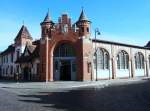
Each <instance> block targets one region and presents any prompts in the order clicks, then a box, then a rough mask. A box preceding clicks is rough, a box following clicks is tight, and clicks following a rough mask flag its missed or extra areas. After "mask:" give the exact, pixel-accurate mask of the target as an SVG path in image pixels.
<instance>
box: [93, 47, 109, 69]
mask: <svg viewBox="0 0 150 111" xmlns="http://www.w3.org/2000/svg"><path fill="white" fill-rule="evenodd" d="M95 56H97V57H95V67H96V63H97V69H109V54H108V52H107V51H106V50H105V49H101V48H98V49H97V52H96V55H95ZM96 59H97V62H96Z"/></svg>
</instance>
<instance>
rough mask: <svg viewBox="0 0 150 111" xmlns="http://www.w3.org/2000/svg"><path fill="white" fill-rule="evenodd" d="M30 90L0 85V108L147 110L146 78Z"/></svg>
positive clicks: (149, 92) (148, 90) (16, 110)
mask: <svg viewBox="0 0 150 111" xmlns="http://www.w3.org/2000/svg"><path fill="white" fill-rule="evenodd" d="M22 90H24V92H21V91H22ZM32 90H33V89H32V88H31V89H27V88H26V89H23V88H22V89H19V88H9V87H1V88H0V111H150V81H149V80H147V81H144V82H139V83H138V82H136V83H132V84H119V83H117V84H113V85H109V86H107V87H104V88H98V87H96V88H95V87H91V88H78V89H72V90H69V89H66V90H53V91H46V90H41V89H36V93H35V92H34V93H33V92H32ZM16 92H21V93H16ZM26 92H28V93H26ZM30 92H31V93H30Z"/></svg>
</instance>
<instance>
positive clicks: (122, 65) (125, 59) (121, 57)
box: [117, 50, 129, 69]
mask: <svg viewBox="0 0 150 111" xmlns="http://www.w3.org/2000/svg"><path fill="white" fill-rule="evenodd" d="M117 66H118V69H128V67H129V55H128V53H127V52H125V51H123V50H121V51H120V52H119V53H118V55H117Z"/></svg>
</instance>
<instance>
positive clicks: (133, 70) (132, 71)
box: [131, 57, 135, 78]
mask: <svg viewBox="0 0 150 111" xmlns="http://www.w3.org/2000/svg"><path fill="white" fill-rule="evenodd" d="M131 76H132V78H134V77H135V60H134V58H133V57H132V59H131Z"/></svg>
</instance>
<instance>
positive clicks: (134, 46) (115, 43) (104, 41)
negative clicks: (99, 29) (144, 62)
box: [92, 39, 150, 50]
mask: <svg viewBox="0 0 150 111" xmlns="http://www.w3.org/2000/svg"><path fill="white" fill-rule="evenodd" d="M92 41H93V42H99V43H106V44H112V45H120V46H126V47H133V48H140V49H148V50H150V48H148V47H144V46H137V45H131V44H125V43H118V42H112V41H106V40H99V39H92Z"/></svg>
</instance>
